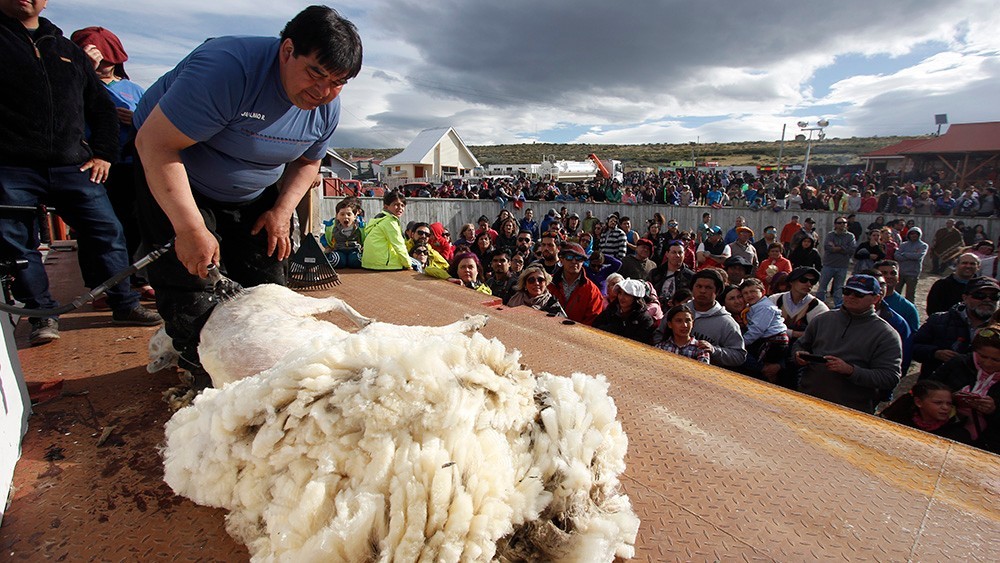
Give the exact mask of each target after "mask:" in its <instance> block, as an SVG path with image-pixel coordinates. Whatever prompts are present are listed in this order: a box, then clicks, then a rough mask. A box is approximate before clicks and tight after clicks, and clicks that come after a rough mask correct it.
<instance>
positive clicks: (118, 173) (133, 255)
mask: <svg viewBox="0 0 1000 563" xmlns="http://www.w3.org/2000/svg"><path fill="white" fill-rule="evenodd" d="M133 167H134V164H133V163H132V162H119V163H118V164H112V165H111V171H110V172H109V173H108V179H107V180H106V181H105V182H104V189H105V190H107V192H108V200H109V201H110V202H111V208H112V209H114V212H115V217H117V218H118V222H119V223H120V224H121V226H122V231H123V232H124V234H125V249H126V251H127V252H128V259H129V261H130V262H134V261H136V260H138V259H139V257H141V256H142V255H144V254H146V253H147V252H149V251H148V250H143V249H142V248H141V247H140V243H141V242H142V235H141V234H140V233H139V219H138V218H137V217H136V208H135V172H134V171H133ZM77 248H78V250H79V254H78V256H79V259H80V272H81V273H82V274H83V282H84V284H85V285H86V286H87V287H90V288H94V287H97V285H98V284H100V283H101V282H103V281H104V279H102V278H101V277H100V275H98V273H97V272H95V271H94V269H93V267H92V265H93V264H94V260H93V258H92V257H93V256H94V254H95V252H96V250H95V249H92V248H91V247H90V245H89V244H87V241H82V240H81V241H79V242H78V244H77ZM130 282H131V284H132V287H139V286H142V285H146V283H147V282H146V273H145V271H144V270H143V271H140V272H138V273H136V274H134V275H133V276H132V278H131V280H130Z"/></svg>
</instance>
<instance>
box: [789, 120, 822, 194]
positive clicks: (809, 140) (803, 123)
mask: <svg viewBox="0 0 1000 563" xmlns="http://www.w3.org/2000/svg"><path fill="white" fill-rule="evenodd" d="M797 125H798V126H799V129H801V130H802V131H809V137H806V136H805V135H803V134H801V133H800V134H798V135H796V136H795V140H796V141H806V162H805V164H803V165H802V183H803V184H805V182H806V175H807V174H808V173H809V156H810V155H811V154H812V146H813V145H812V142H813V132H814V131H818V133H817V135H816V140H817V141H822V140H823V139H825V138H826V133H824V132H823V128H824V127H827V126H829V125H830V122H829V121H827V120H826V119H820V120H819V121H817V122H816V125H815V126H813V127H810V126H809V122H808V121H800V122H798V123H797Z"/></svg>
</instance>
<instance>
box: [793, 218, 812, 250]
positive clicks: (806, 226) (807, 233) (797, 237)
mask: <svg viewBox="0 0 1000 563" xmlns="http://www.w3.org/2000/svg"><path fill="white" fill-rule="evenodd" d="M806 237H809V238H811V239H812V240H813V246H817V247H818V246H819V233H817V232H816V221H814V220H813V218H812V217H806V220H805V222H804V223H802V228H801V229H799V230H798V232H796V233H795V234H794V235H792V246H791V249H792V250H795V249H796V248H798V247H799V241H801V240H802V239H804V238H806Z"/></svg>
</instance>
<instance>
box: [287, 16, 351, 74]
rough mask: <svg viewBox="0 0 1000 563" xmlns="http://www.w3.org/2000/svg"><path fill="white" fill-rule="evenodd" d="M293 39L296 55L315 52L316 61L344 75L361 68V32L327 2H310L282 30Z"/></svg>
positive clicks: (331, 70)
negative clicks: (312, 3) (321, 4)
mask: <svg viewBox="0 0 1000 563" xmlns="http://www.w3.org/2000/svg"><path fill="white" fill-rule="evenodd" d="M285 39H291V40H292V45H293V46H294V47H295V50H294V51H292V53H293V54H294V55H295V56H296V57H299V56H309V55H313V54H314V55H315V56H316V61H317V62H318V63H319V64H321V65H323V68H325V69H326V70H329V71H330V72H332V73H335V74H340V73H344V77H343V78H344V79H345V80H346V79H348V78H354V77H355V76H357V75H358V73H359V72H361V58H362V49H361V36H360V35H358V28H356V27H354V24H353V23H351V22H350V21H348V20H346V19H344V18H343V17H341V15H340V14H338V13H337V10H334V9H333V8H329V7H327V6H309V7H308V8H306V9H305V10H302V11H301V12H299V13H298V15H297V16H295V17H294V18H292V20H291V21H290V22H288V23H287V24H285V29H283V30H281V40H282V41H284V40H285Z"/></svg>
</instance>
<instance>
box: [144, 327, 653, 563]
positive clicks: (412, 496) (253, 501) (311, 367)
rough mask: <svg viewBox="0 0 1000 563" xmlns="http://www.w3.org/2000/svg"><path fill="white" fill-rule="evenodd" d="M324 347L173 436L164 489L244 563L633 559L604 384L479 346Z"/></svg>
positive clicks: (619, 435) (241, 387)
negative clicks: (200, 516)
mask: <svg viewBox="0 0 1000 563" xmlns="http://www.w3.org/2000/svg"><path fill="white" fill-rule="evenodd" d="M321 340H322V339H314V340H313V341H312V342H309V343H306V344H305V345H304V346H303V347H302V348H300V349H299V350H297V351H295V352H294V353H290V354H289V355H288V356H286V357H285V359H284V361H283V362H281V365H278V366H275V367H274V368H271V369H269V370H266V371H264V372H262V373H260V374H258V375H256V376H252V377H248V378H245V379H242V380H239V381H236V382H234V383H231V384H228V385H226V386H225V387H223V388H222V389H207V390H205V392H204V393H202V394H201V395H200V396H199V397H198V398H197V399H196V400H195V401H194V403H193V404H192V405H191V406H189V407H186V408H183V409H181V410H179V411H178V412H177V413H175V414H174V416H173V417H172V418H171V419H170V420H169V421H168V422H167V424H166V439H167V443H166V448H165V450H164V452H163V455H164V469H165V480H166V482H167V483H168V484H169V485H170V487H171V488H172V489H173V490H174V491H175V492H176V493H177V494H180V495H184V496H186V497H188V498H190V499H192V500H194V501H195V502H197V503H199V504H203V505H208V506H213V507H220V508H224V509H226V510H228V511H229V514H228V516H227V518H226V528H227V530H228V531H229V533H230V534H231V535H232V536H233V537H235V538H236V539H237V540H239V541H241V542H243V543H244V544H245V545H246V546H247V547H248V549H249V551H250V553H251V555H252V558H253V560H254V561H279V560H281V561H297V562H298V561H319V560H323V561H484V560H491V559H497V560H503V561H525V560H535V561H538V560H544V561H602V560H603V561H610V560H612V559H613V558H614V557H615V556H616V555H617V556H619V557H632V556H633V555H634V544H635V537H636V534H637V532H638V527H639V520H638V518H637V517H636V515H635V513H634V512H633V510H632V506H631V503H630V501H629V498H628V497H627V496H626V495H625V494H624V493H623V492H622V491H621V487H620V482H619V480H618V477H619V475H620V474H621V473H622V472H623V471H624V469H625V461H624V458H625V452H626V449H627V447H628V440H627V438H626V436H625V434H624V432H623V431H622V427H621V424H620V423H619V422H618V421H617V420H616V419H615V417H616V414H617V410H616V408H615V405H614V402H613V401H612V399H611V398H610V397H609V396H608V384H607V382H606V380H605V379H604V377H603V376H598V377H596V378H595V377H591V376H589V375H585V374H582V373H574V374H573V375H572V376H570V377H560V376H554V375H551V374H548V373H542V374H540V375H535V374H533V373H531V372H530V371H529V370H526V369H523V368H522V366H521V365H520V362H519V360H520V354H519V352H517V351H514V352H511V353H508V352H507V350H506V349H505V347H504V346H503V344H502V343H500V342H499V341H498V340H496V339H487V338H485V337H483V336H482V335H480V334H478V333H476V334H472V335H471V336H467V335H456V334H451V335H437V336H427V337H426V338H424V339H422V340H421V341H420V342H419V344H418V345H417V346H416V347H415V345H414V342H413V341H412V340H408V339H405V338H396V337H393V336H391V335H384V334H380V335H379V336H378V337H377V338H376V337H373V336H366V335H365V334H357V333H356V334H351V335H349V336H347V337H346V338H345V339H344V340H343V341H341V342H336V343H333V344H331V343H329V342H323V341H321Z"/></svg>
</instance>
